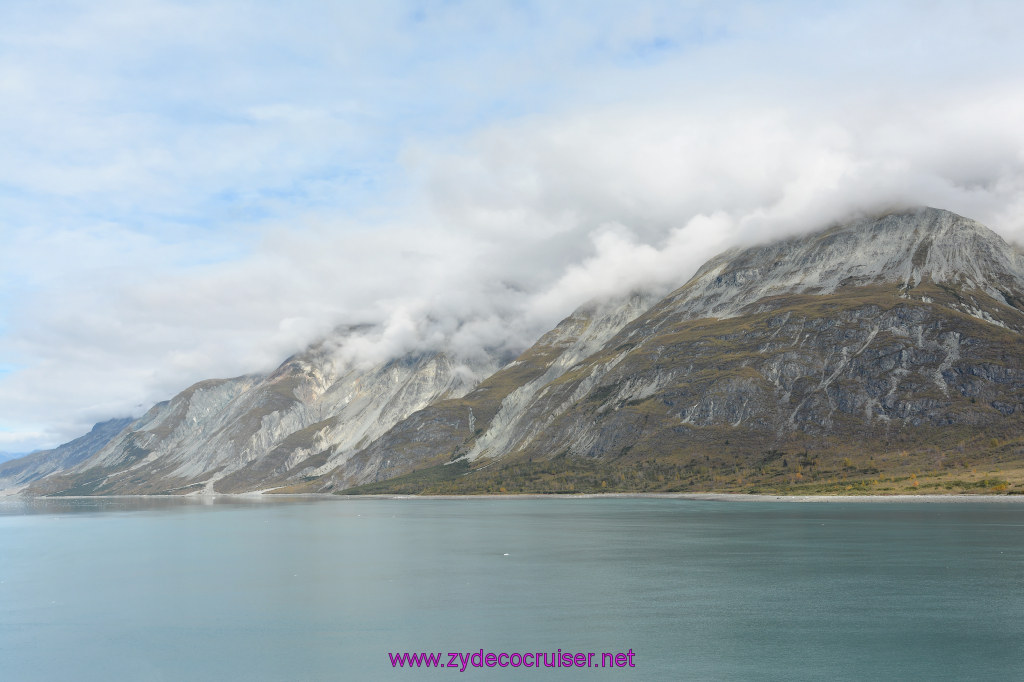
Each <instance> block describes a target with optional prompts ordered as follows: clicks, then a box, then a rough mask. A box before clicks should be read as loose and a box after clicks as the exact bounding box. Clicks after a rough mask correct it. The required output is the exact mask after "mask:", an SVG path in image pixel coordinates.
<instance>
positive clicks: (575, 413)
mask: <svg viewBox="0 0 1024 682" xmlns="http://www.w3.org/2000/svg"><path fill="white" fill-rule="evenodd" d="M1022 334H1024V255H1022V254H1021V252H1020V251H1019V250H1018V249H1015V248H1013V247H1011V246H1009V245H1008V244H1006V243H1005V242H1004V241H1003V240H1002V239H1001V238H1000V237H999V236H998V235H996V234H995V233H993V232H992V231H991V230H989V229H987V228H985V227H984V226H982V225H980V224H979V223H977V222H974V221H972V220H969V219H967V218H963V217H961V216H957V215H955V214H952V213H949V212H946V211H942V210H937V209H915V210H910V211H903V212H896V213H892V214H889V215H885V216H881V217H877V218H871V219H864V220H859V221H856V222H853V223H850V224H846V225H840V226H833V227H831V228H829V229H826V230H823V231H821V232H818V233H815V234H812V235H809V236H804V237H797V238H793V239H789V240H784V241H780V242H775V243H772V244H767V245H763V246H756V247H753V248H748V249H736V250H733V251H730V252H727V253H724V254H722V255H720V256H718V257H716V258H714V259H712V260H711V261H709V262H708V263H706V264H705V265H704V266H703V267H702V268H700V269H699V271H698V272H697V273H696V274H695V275H694V276H693V278H692V279H690V281H689V282H687V283H686V284H684V285H683V286H681V287H680V288H678V289H676V290H675V291H673V292H672V293H670V294H669V295H668V296H665V297H664V298H661V299H660V300H658V299H656V297H653V296H651V295H649V294H644V293H636V294H634V295H631V296H627V297H624V298H621V299H616V300H607V301H595V302H591V303H588V304H586V305H584V306H583V307H581V308H580V309H579V310H577V312H575V313H574V314H573V315H571V316H570V317H568V318H567V319H566V320H564V321H563V322H562V323H560V324H559V325H558V326H557V327H556V328H555V329H553V330H552V331H550V332H548V333H547V334H545V335H544V336H543V337H542V338H541V339H540V340H539V341H538V342H537V343H536V344H535V345H534V346H532V347H531V348H529V349H528V350H526V351H525V352H524V353H523V354H522V355H520V356H519V358H517V359H516V360H515V361H513V362H511V363H506V362H505V361H504V359H502V358H496V357H489V359H488V360H486V361H484V362H479V361H478V362H477V363H476V364H471V363H469V364H467V363H465V362H463V361H459V360H457V359H455V358H453V357H452V356H450V355H449V354H448V353H447V352H446V350H445V349H443V348H438V349H435V350H434V351H432V352H426V353H418V354H410V355H407V356H404V357H400V358H392V359H389V360H387V361H385V362H382V363H379V364H377V365H375V366H372V367H362V366H360V367H356V366H347V365H344V364H343V363H339V362H338V361H337V360H336V359H335V358H334V357H332V355H331V352H330V347H331V345H330V344H329V343H324V344H319V345H318V346H315V347H313V348H310V349H309V350H307V351H306V352H304V353H302V354H299V355H297V356H295V357H293V358H291V359H289V360H288V361H286V362H285V363H284V364H283V365H282V366H281V367H280V368H279V369H278V370H277V371H276V372H274V373H273V374H272V375H270V376H269V377H239V378H235V379H228V380H211V381H207V382H202V383H200V384H197V385H195V386H193V387H191V388H189V389H188V390H186V391H184V392H182V393H181V394H179V395H178V396H176V397H175V398H174V399H172V400H171V401H169V402H167V403H161V404H160V405H157V406H155V407H154V408H153V409H152V410H150V412H149V413H147V414H146V415H145V416H144V417H142V418H141V419H139V420H137V421H135V422H134V423H132V424H131V425H130V426H129V427H128V428H127V429H125V430H124V431H122V432H121V433H120V434H118V435H116V437H114V438H113V439H111V440H110V441H109V443H107V444H106V445H105V446H104V447H102V448H101V449H99V450H98V451H97V452H96V453H95V454H93V455H91V456H90V457H89V458H88V459H85V460H84V461H75V462H66V463H65V464H64V465H63V467H62V470H61V471H55V472H53V473H49V475H47V476H45V477H44V478H42V479H41V480H35V481H34V482H33V483H32V484H31V486H30V487H29V488H28V490H29V492H32V493H36V494H112V493H187V492H199V491H205V492H242V491H249V490H262V489H268V488H280V489H282V490H294V491H341V490H345V489H348V488H350V487H352V486H357V485H365V484H379V485H380V484H381V482H384V481H388V480H391V479H394V480H395V482H396V485H398V484H400V483H401V482H402V481H420V483H417V484H415V485H419V486H420V487H421V488H422V489H428V490H433V491H435V492H437V491H445V490H451V491H455V492H458V491H479V490H492V489H497V488H503V489H508V488H511V489H515V490H530V489H538V490H540V489H544V490H547V489H558V490H563V489H569V490H572V489H577V490H578V489H580V488H579V485H583V486H584V487H586V488H588V489H589V487H596V486H600V488H601V489H605V488H606V487H608V486H609V479H611V483H610V487H611V488H614V489H659V490H686V489H698V488H699V489H707V488H709V487H712V488H714V487H730V486H732V487H736V486H743V485H745V484H749V483H750V482H751V481H758V482H761V483H772V484H777V483H780V482H788V483H791V484H798V483H800V482H801V481H807V480H814V481H826V480H832V481H834V480H838V479H839V478H843V479H845V478H846V477H848V476H849V477H857V476H860V477H861V478H863V477H865V476H867V477H869V478H870V477H871V476H875V477H876V478H877V475H878V474H879V472H882V474H883V477H884V473H885V472H890V474H891V472H894V471H898V472H904V471H907V472H909V471H910V470H911V469H914V470H921V469H927V470H929V471H931V470H946V469H950V468H951V467H961V468H964V467H968V466H969V465H970V464H971V463H972V462H976V461H985V462H1004V463H1008V466H1009V465H1012V466H1017V467H1018V468H1020V465H1021V464H1024V352H1022V348H1024V343H1022V340H1024V339H1022ZM787 453H788V456H787ZM791 460H792V462H791ZM579 472H590V473H592V474H593V476H592V477H591V478H587V477H586V476H584V477H583V478H581V477H580V476H581V474H580V473H579ZM588 475H589V474H588ZM909 475H910V474H908V476H909ZM914 476H916V474H914ZM396 477H398V478H396ZM410 477H411V478H410ZM908 480H909V479H908ZM916 480H917V479H916V478H915V479H914V481H915V485H916ZM986 480H987V479H986ZM581 481H582V483H581ZM876 483H877V481H876ZM409 485H413V483H409ZM431 486H432V487H431ZM566 486H569V487H566Z"/></svg>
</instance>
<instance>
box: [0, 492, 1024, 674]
mask: <svg viewBox="0 0 1024 682" xmlns="http://www.w3.org/2000/svg"><path fill="white" fill-rule="evenodd" d="M1022 614H1024V505H1010V504H1005V505H1001V504H984V503H977V504H975V503H959V504H952V503H938V504H892V503H882V502H879V503H834V504H793V503H772V502H764V503H758V504H751V503H741V502H708V501H693V500H678V499H623V498H616V499H571V498H569V499H565V498H557V499H554V498H553V499H479V498H477V499H455V500H449V499H405V500H386V499H274V500H265V499H264V500H239V499H223V498H218V500H217V501H216V502H211V501H209V500H207V501H206V503H203V502H200V501H196V500H182V499H160V498H157V499H140V498H120V499H74V500H72V499H65V500H59V499H58V500H33V501H17V500H7V501H0V661H2V662H3V663H2V665H3V671H2V673H0V676H2V677H3V678H4V679H11V680H47V679H81V680H108V679H137V680H145V679H152V680H180V679H199V680H206V679H209V680H215V679H216V680H222V679H257V680H296V679H314V680H315V679H323V680H328V679H398V678H403V679H412V678H413V677H415V678H416V679H420V678H421V677H427V678H442V677H443V678H452V677H454V678H458V679H463V678H465V679H470V678H472V679H483V678H500V679H524V678H526V679H528V678H533V677H537V678H546V679H564V680H570V679H670V678H675V679H701V680H717V679H721V680H737V679H775V680H799V679H806V680H816V679H825V678H831V679H849V680H854V679H872V678H873V679H948V680H955V679H1022V678H1024V657H1021V656H1020V652H1021V651H1022V650H1024V622H1022ZM559 648H561V649H562V650H564V651H572V652H577V651H583V652H591V651H592V652H605V651H607V652H619V651H626V650H629V649H632V650H633V651H634V652H635V657H634V662H635V664H636V668H633V669H628V668H626V669H615V670H601V669H596V670H595V669H570V670H567V669H554V670H552V669H543V668H542V669H539V670H537V669H525V668H519V669H518V670H513V669H511V668H506V669H499V668H483V669H474V668H470V669H468V670H467V671H466V672H464V673H460V672H458V671H457V670H439V671H438V670H433V671H427V670H420V671H418V672H410V671H408V670H405V671H393V670H392V668H391V664H390V662H389V660H388V656H387V654H388V652H401V651H410V652H413V651H416V652H418V651H427V652H431V651H439V652H449V651H466V652H468V651H478V650H480V649H483V650H484V651H485V652H488V651H493V652H502V651H504V652H513V651H520V652H536V651H547V652H554V651H556V650H557V649H559ZM447 660H448V658H447V656H445V657H444V661H445V662H447Z"/></svg>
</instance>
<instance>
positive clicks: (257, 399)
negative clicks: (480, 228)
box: [29, 339, 497, 494]
mask: <svg viewBox="0 0 1024 682" xmlns="http://www.w3.org/2000/svg"><path fill="white" fill-rule="evenodd" d="M337 345H338V340H337V339H335V342H334V343H330V344H327V343H322V344H318V345H317V346H314V347H313V348H310V349H309V350H307V351H306V352H304V353H301V354H299V355H296V356H294V357H292V358H289V359H288V360H287V361H286V362H285V363H284V364H282V365H281V367H279V368H278V369H277V370H276V371H275V372H273V373H272V374H271V375H269V376H267V377H261V376H245V377H237V378H234V379H224V380H221V379H217V380H209V381H203V382H200V383H198V384H195V385H194V386H191V387H190V388H188V389H186V390H185V391H182V392H181V393H180V394H178V395H177V396H175V397H174V398H173V399H172V400H170V401H168V402H165V403H160V404H158V405H156V406H154V407H153V408H152V409H151V410H150V411H149V412H148V413H147V414H146V415H144V416H143V417H142V418H140V419H139V420H137V421H136V422H135V423H133V424H132V425H131V426H130V427H129V428H128V429H127V430H125V431H124V432H123V433H122V434H121V435H120V436H118V437H117V438H115V439H114V440H113V441H111V442H110V443H109V444H108V445H107V446H106V447H104V448H103V449H102V450H100V451H99V452H98V453H96V454H95V455H94V456H93V457H91V458H90V459H88V460H87V461H84V462H81V463H79V464H77V465H76V466H72V467H69V468H67V469H66V470H64V471H62V472H58V473H56V474H53V475H51V476H49V477H48V478H47V479H46V480H44V481H39V482H37V483H36V484H35V485H34V486H33V487H32V488H30V490H29V492H32V493H37V494H147V493H150V494H151V493H187V492H200V491H202V492H244V491H251V490H259V489H262V488H269V487H274V486H277V485H283V484H286V483H289V482H294V481H296V480H302V479H303V478H308V477H310V476H315V475H316V473H315V472H316V471H317V468H318V467H323V466H324V465H325V464H326V463H327V462H328V461H330V460H331V458H332V457H334V458H339V457H340V458H344V457H345V454H346V453H348V452H351V451H352V450H354V449H356V448H359V447H362V446H364V445H366V444H368V443H369V442H371V441H372V440H373V439H375V438H377V437H378V436H380V435H381V434H382V433H384V432H385V431H386V430H387V429H388V428H389V427H390V426H391V425H393V424H394V423H395V422H397V421H398V420H400V419H402V418H404V417H406V416H407V415H409V414H410V413H412V412H415V411H416V410H419V409H421V408H423V407H425V406H427V405H429V404H431V403H432V402H434V401H436V400H438V399H441V398H448V397H452V396H459V395H462V394H464V393H466V391H468V390H469V389H470V388H472V387H473V385H474V384H475V383H476V381H477V377H479V376H485V375H487V374H489V373H491V372H493V370H494V369H495V367H496V365H497V361H496V360H495V361H487V362H484V363H476V364H475V365H472V366H471V365H469V364H466V363H456V362H453V361H452V360H451V359H450V358H449V357H448V356H446V355H445V354H444V353H440V352H433V353H424V354H410V355H406V356H403V357H400V358H397V359H392V360H387V361H384V362H379V363H377V364H374V365H370V366H361V365H358V364H355V363H353V362H350V361H343V360H340V359H339V358H338V357H336V353H335V352H334V349H335V347H336V346H337Z"/></svg>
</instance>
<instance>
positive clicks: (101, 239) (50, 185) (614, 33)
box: [0, 1, 1024, 451]
mask: <svg viewBox="0 0 1024 682" xmlns="http://www.w3.org/2000/svg"><path fill="white" fill-rule="evenodd" d="M1022 19H1024V10H1021V9H1019V8H1018V7H1017V6H1016V5H1014V4H1012V3H994V2H993V3H984V2H983V3H972V4H970V5H967V4H964V3H926V4H925V3H911V2H908V3H891V2H887V3H850V4H838V5H832V4H830V6H827V7H826V6H821V5H820V4H817V3H786V2H782V3H770V4H765V3H699V2H697V3H668V2H664V3H661V2H649V3H640V4H631V5H630V6H629V7H628V8H627V7H625V6H624V5H622V3H575V4H574V3H557V6H556V4H554V3H529V2H508V3H500V4H496V3H448V4H444V5H435V4H432V3H425V4H420V3H412V2H391V3H388V2H383V3H373V4H372V6H369V7H368V6H366V4H365V3H360V4H357V3H316V2H309V3H292V4H289V5H288V6H287V7H285V6H283V5H280V4H279V3H235V2H211V3H202V4H192V3H183V2H160V1H152V2H130V3H129V2H123V3H122V2H113V1H111V2H98V3H75V2H57V3H52V4H51V5H48V6H47V7H46V8H43V7H42V6H39V5H38V4H36V3H28V2H11V3H5V4H4V7H3V8H2V9H0V51H2V53H3V55H4V58H3V59H2V60H0V96H2V97H3V101H4V103H5V106H4V108H3V111H2V112H0V144H2V145H3V148H4V150H5V153H4V155H3V157H2V158H0V237H2V241H3V249H2V250H0V449H3V450H13V451H20V450H27V449H30V448H34V447H46V446H52V445H54V444H56V443H59V442H63V441H65V440H68V439H70V438H73V437H75V436H77V435H80V434H81V433H84V432H86V431H88V429H89V426H90V425H91V424H92V423H93V422H96V421H99V420H102V419H107V418H110V417H113V416H124V415H127V414H139V413H141V412H142V411H143V410H144V409H145V408H148V407H149V405H150V404H152V403H153V402H155V401H157V400H162V399H166V398H167V397H169V396H170V395H172V394H173V393H175V392H177V391H178V390H180V389H182V388H184V387H185V386H187V385H188V384H190V383H192V382H193V381H196V380H199V379H203V378H208V377H213V376H230V375H237V374H243V373H247V372H253V371H266V370H268V369H270V368H272V367H273V366H274V365H275V364H277V363H279V362H280V361H281V360H283V359H284V357H286V356H287V355H289V354H290V353H292V352H295V351H296V350H298V349H300V348H302V347H303V346H304V345H305V344H307V343H309V342H311V341H313V340H314V339H316V338H318V337H319V336H321V335H323V334H325V333H327V332H329V331H330V330H331V329H332V328H334V327H335V326H337V325H351V324H373V325H377V327H376V328H375V329H374V331H372V332H371V333H368V335H367V336H366V337H365V338H364V342H363V343H361V344H355V345H351V346H350V347H348V348H347V349H342V350H341V352H343V353H346V354H348V356H349V357H350V358H351V359H353V360H354V361H358V360H359V359H360V358H364V357H370V356H373V355H374V354H378V355H379V354H387V353H399V352H403V351H406V350H411V349H415V348H420V347H429V346H432V345H433V346H436V345H438V344H445V345H448V346H449V347H451V348H453V349H454V350H455V351H456V352H458V353H463V354H469V355H471V354H473V353H474V352H476V351H477V349H479V348H480V347H482V346H487V347H491V348H502V349H505V350H508V351H509V352H514V351H516V350H518V349H521V348H523V347H525V346H526V345H528V344H529V343H531V342H533V341H534V340H535V339H536V337H537V336H538V335H539V334H540V333H541V332H543V331H545V330H546V329H548V328H550V327H551V326H552V325H553V324H554V323H555V322H557V320H558V319H560V318H561V317H563V316H565V315H566V314H568V313H569V312H571V311H572V310H573V309H574V308H575V307H576V306H577V305H579V304H580V303H582V302H583V301H585V300H587V299H589V298H592V297H595V296H604V295H610V294H614V293H621V292H623V291H626V290H628V289H631V288H635V287H640V286H644V287H652V288H655V289H661V290H667V289H668V288H670V287H673V286H677V285H679V284H681V283H682V282H683V281H685V280H686V279H687V278H688V277H689V276H690V275H692V274H693V271H694V270H695V268H696V267H697V266H699V265H700V264H701V263H702V262H703V261H704V260H706V259H707V258H709V257H711V256H713V255H714V254H715V253H717V252H719V251H721V250H723V249H724V248H727V247H730V246H733V245H736V244H744V243H751V242H759V241H767V240H770V239H772V238H775V237H778V236H782V235H790V234H795V233H800V232H801V231H806V230H810V229H815V228H818V227H821V226H822V225H824V224H828V223H830V222H832V221H835V220H842V219H845V218H848V217H851V216H853V215H856V214H859V213H870V212H873V211H879V210H885V209H888V208H891V207H895V206H904V205H917V204H923V205H932V206H939V207H942V208H946V209H949V210H952V211H955V212H957V213H960V214H962V215H966V216H969V217H971V218H974V219H977V220H979V221H981V222H982V223H984V224H986V225H988V226H989V227H991V228H993V229H994V230H996V231H997V232H999V233H1000V234H1002V235H1003V236H1004V237H1006V238H1008V239H1010V240H1015V241H1017V242H1022V241H1024V129H1022V128H1021V126H1020V125H1019V121H1021V120H1024V95H1022V94H1021V93H1024V87H1022V85H1024V53H1022V52H1021V51H1020V49H1019V46H1018V44H1017V40H1016V36H1015V35H1014V30H1015V27H1017V26H1020V25H1021V20H1022Z"/></svg>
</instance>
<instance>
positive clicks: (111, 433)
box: [0, 418, 132, 490]
mask: <svg viewBox="0 0 1024 682" xmlns="http://www.w3.org/2000/svg"><path fill="white" fill-rule="evenodd" d="M131 421H132V420H131V419H129V418H124V419H111V420H109V421H105V422H100V423H99V424H96V425H95V426H93V427H92V430H91V431H90V432H89V433H87V434H86V435H84V436H81V437H80V438H76V439H75V440H73V441H70V442H68V443H65V444H63V445H61V446H58V447H56V448H54V449H52V450H40V451H38V452H33V453H30V454H28V455H24V456H22V457H19V458H17V459H13V460H10V461H7V462H2V463H0V490H4V489H8V490H12V489H13V490H20V489H21V488H23V487H24V486H26V485H27V484H29V483H31V482H32V481H36V480H38V479H41V478H43V477H44V476H47V475H49V474H52V473H55V472H60V471H63V470H64V469H68V468H70V467H73V466H74V465H76V464H78V463H79V462H82V461H84V460H86V459H88V458H89V457H92V456H93V455H94V454H95V453H97V452H99V451H100V450H101V449H102V448H103V447H104V446H105V445H106V444H107V443H109V442H110V441H111V440H112V439H113V438H115V437H116V436H117V434H119V433H120V432H121V430H122V429H124V428H125V427H126V426H128V424H130V423H131Z"/></svg>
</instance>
